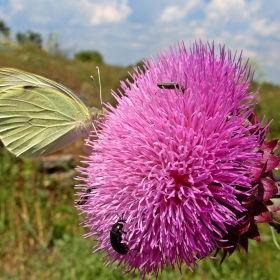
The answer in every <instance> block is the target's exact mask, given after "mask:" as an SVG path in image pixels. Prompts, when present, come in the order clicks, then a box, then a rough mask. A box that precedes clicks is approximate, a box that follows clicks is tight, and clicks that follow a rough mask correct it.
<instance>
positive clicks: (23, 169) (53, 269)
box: [0, 46, 280, 280]
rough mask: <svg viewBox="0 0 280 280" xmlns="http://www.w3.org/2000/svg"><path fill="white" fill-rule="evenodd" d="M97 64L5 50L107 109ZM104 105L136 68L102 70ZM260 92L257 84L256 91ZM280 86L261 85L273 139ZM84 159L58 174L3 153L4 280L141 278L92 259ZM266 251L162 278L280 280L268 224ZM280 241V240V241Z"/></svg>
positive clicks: (71, 150) (73, 150)
mask: <svg viewBox="0 0 280 280" xmlns="http://www.w3.org/2000/svg"><path fill="white" fill-rule="evenodd" d="M95 66H96V65H95V64H94V63H85V62H80V61H76V60H70V59H67V58H65V57H64V56H61V55H57V56H50V55H49V54H48V53H46V52H44V51H42V50H39V49H37V48H36V47H34V46H27V47H25V48H12V49H9V50H7V51H0V67H14V68H19V69H22V70H26V71H30V72H33V73H36V74H40V75H43V76H45V77H48V78H50V79H53V80H56V81H58V82H60V83H62V84H64V85H66V86H68V87H69V88H71V89H73V90H74V91H76V92H77V93H79V94H80V95H81V96H82V98H83V99H84V100H86V101H87V103H88V104H89V105H90V106H95V107H98V106H99V100H98V91H97V89H96V88H95V87H94V85H93V83H92V81H91V80H90V79H89V76H90V75H92V74H93V75H94V76H95V77H96V70H95ZM99 67H100V71H101V79H102V89H103V99H104V101H105V102H111V103H112V104H114V100H113V99H112V97H111V95H110V90H111V89H114V90H116V89H117V88H118V87H119V84H120V80H124V79H126V78H127V77H128V74H127V72H128V71H132V69H131V68H123V67H117V66H109V65H99ZM257 87H259V85H257V84H254V85H253V86H252V90H256V88H257ZM279 100H280V87H277V86H273V85H271V84H263V85H261V86H260V102H259V104H258V107H257V110H258V113H259V116H262V115H266V117H267V119H272V118H273V119H274V122H273V123H272V126H271V129H270V136H269V137H270V138H274V137H278V138H280V110H279V107H280V106H279V105H280V101H279ZM81 154H84V152H83V141H82V140H81V141H78V142H77V143H75V144H73V145H72V146H70V147H68V148H66V149H64V150H63V151H61V152H59V153H57V155H56V156H52V157H51V158H50V159H51V160H53V161H54V162H56V161H59V160H60V159H61V157H62V156H65V155H73V157H74V159H73V161H71V160H69V161H67V163H68V164H65V165H63V166H61V167H60V168H58V169H56V171H55V172H54V170H53V169H52V168H47V167H46V162H45V161H44V160H43V159H39V160H21V159H17V158H15V157H14V156H13V155H11V154H10V153H9V152H7V151H6V149H5V148H4V147H2V146H0V235H1V238H0V257H1V261H0V279H1V280H2V279H3V280H8V279H16V280H17V279H20V280H27V279H28V280H33V279H34V280H35V279H36V280H37V279H50V280H52V279H55V280H56V279H61V280H67V279H79V280H80V279H81V280H82V279H98V280H99V279H100V280H101V279H102V280H103V279H108V280H111V279H112V280H113V279H138V277H137V275H136V276H135V278H133V277H131V276H130V275H128V276H122V275H121V274H120V273H119V272H117V271H114V270H113V267H109V268H107V267H104V266H103V261H102V260H100V259H101V257H102V255H100V254H92V251H93V249H92V247H93V246H94V241H93V239H91V238H88V239H84V238H83V237H82V235H83V234H84V233H85V232H86V231H85V229H84V228H83V227H82V226H81V225H80V223H81V222H82V220H83V217H82V216H79V215H78V213H77V211H76V209H75V207H74V200H75V197H74V185H75V181H74V180H73V178H74V177H75V171H74V168H73V167H74V166H76V165H78V162H79V155H81ZM260 228H261V233H262V235H261V236H262V241H263V243H262V244H258V243H257V242H254V241H252V242H250V246H249V254H248V255H247V254H246V253H245V252H244V251H241V252H240V253H238V252H236V253H234V254H233V255H232V256H230V257H229V258H227V259H226V260H225V261H224V263H223V264H222V265H221V266H220V264H219V262H220V259H221V256H218V257H217V260H210V259H206V260H203V261H201V262H200V263H199V265H200V266H201V268H200V269H199V268H195V269H194V272H191V271H189V270H188V269H187V268H185V269H184V270H183V275H180V273H179V271H177V270H175V271H172V270H171V269H167V270H165V271H164V272H163V274H162V275H161V276H160V277H159V279H166V280H168V279H172V280H176V279H192V280H212V279H220V280H223V279H225V280H235V279H236V280H237V279H238V280H239V279H246V280H253V279H254V280H274V279H275V280H276V279H279V271H278V269H279V262H280V251H279V250H278V249H277V248H276V247H275V245H274V244H273V242H272V236H271V232H270V228H269V226H267V225H262V226H261V227H260ZM277 238H278V241H279V242H280V237H279V236H277Z"/></svg>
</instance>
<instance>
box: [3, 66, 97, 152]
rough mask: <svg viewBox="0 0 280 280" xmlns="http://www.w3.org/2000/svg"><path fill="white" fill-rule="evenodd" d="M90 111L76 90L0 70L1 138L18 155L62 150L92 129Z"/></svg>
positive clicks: (20, 72)
mask: <svg viewBox="0 0 280 280" xmlns="http://www.w3.org/2000/svg"><path fill="white" fill-rule="evenodd" d="M91 118H92V117H91V114H90V112H89V109H88V108H87V106H86V105H85V104H84V103H83V102H82V101H81V100H80V99H79V98H78V97H77V96H76V95H75V93H74V92H73V91H71V90H70V89H68V88H66V87H65V86H63V85H60V84H58V83H56V82H53V81H51V80H48V79H46V78H43V77H40V76H37V75H33V74H29V73H25V72H23V71H18V70H15V69H0V138H1V140H2V142H3V143H4V145H5V146H6V147H7V148H8V149H9V150H10V151H11V152H12V153H14V154H15V155H16V156H22V157H34V156H39V155H44V154H49V153H52V152H55V151H57V150H59V149H62V148H64V147H66V146H68V145H70V144H71V143H73V142H74V141H76V140H77V139H78V138H80V137H82V136H85V135H87V133H88V132H89V130H90V129H91Z"/></svg>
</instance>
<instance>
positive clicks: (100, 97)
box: [90, 66, 103, 110]
mask: <svg viewBox="0 0 280 280" xmlns="http://www.w3.org/2000/svg"><path fill="white" fill-rule="evenodd" d="M96 69H97V75H98V83H99V90H98V87H97V85H96V82H95V79H94V77H93V76H90V78H91V79H92V81H93V83H94V85H95V87H96V89H97V91H98V92H99V100H100V107H101V110H102V108H103V101H102V89H101V78H100V71H99V67H98V66H96Z"/></svg>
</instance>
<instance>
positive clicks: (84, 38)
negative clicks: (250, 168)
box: [0, 0, 280, 84]
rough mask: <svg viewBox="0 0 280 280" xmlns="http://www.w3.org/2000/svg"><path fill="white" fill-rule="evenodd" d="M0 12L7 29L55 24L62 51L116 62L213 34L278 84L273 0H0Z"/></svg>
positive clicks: (278, 35) (278, 12)
mask: <svg viewBox="0 0 280 280" xmlns="http://www.w3.org/2000/svg"><path fill="white" fill-rule="evenodd" d="M0 18H1V19H3V20H4V21H5V23H6V24H7V25H8V26H9V27H10V28H11V30H12V35H13V36H14V35H15V34H16V32H19V31H20V32H25V31H26V30H28V29H29V30H32V31H35V32H39V33H40V34H41V35H42V36H43V38H44V39H45V40H46V39H47V38H48V36H49V34H50V32H55V33H56V34H57V36H58V40H59V42H60V44H61V47H62V49H65V50H67V51H68V52H69V53H72V54H73V53H74V52H76V51H79V50H82V49H83V50H85V49H93V50H97V51H99V52H100V53H101V54H102V55H103V57H104V60H105V62H107V63H109V64H115V65H129V64H135V63H136V62H138V61H140V60H141V59H143V58H148V57H151V56H153V57H155V58H156V56H157V53H158V52H159V51H160V50H162V49H168V47H169V45H174V44H176V42H177V41H181V40H183V41H184V42H185V44H186V46H188V45H189V43H190V42H194V41H195V40H199V39H201V40H202V41H204V42H206V41H207V40H209V41H213V40H214V41H215V43H216V44H219V43H220V44H225V45H226V47H227V48H229V49H231V50H232V51H236V50H238V51H241V50H243V56H244V58H248V57H250V59H251V60H252V61H254V62H257V64H258V65H259V67H260V69H261V70H262V71H264V72H265V76H264V79H265V80H267V81H270V82H273V83H275V84H280V1H279V0H172V1H170V0H168V1H167V0H150V1H148V0H139V1H137V0H134V1H132V0H131V1H129V0H110V1H109V0H59V1H58V0H48V1H44V0H0ZM259 74H260V72H259V73H257V76H258V75H259Z"/></svg>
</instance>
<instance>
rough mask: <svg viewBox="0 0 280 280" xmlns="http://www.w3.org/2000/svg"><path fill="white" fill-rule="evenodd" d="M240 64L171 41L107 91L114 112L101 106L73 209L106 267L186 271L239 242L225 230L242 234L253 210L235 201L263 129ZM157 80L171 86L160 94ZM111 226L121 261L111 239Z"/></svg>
mask: <svg viewBox="0 0 280 280" xmlns="http://www.w3.org/2000/svg"><path fill="white" fill-rule="evenodd" d="M241 62H242V61H241V55H240V56H236V54H235V55H234V56H232V55H231V53H230V52H229V51H226V50H225V48H224V47H221V48H220V51H219V54H218V55H216V54H215V52H214V45H209V44H207V45H204V44H202V43H201V42H200V43H195V44H194V45H193V46H192V47H191V49H190V51H189V52H187V51H186V49H185V46H184V44H180V45H179V47H178V48H177V49H170V54H168V53H167V52H162V53H161V54H160V55H159V61H158V63H156V62H155V61H154V60H153V59H150V60H148V61H146V62H145V65H144V68H145V71H144V72H143V71H141V70H140V69H139V68H138V69H135V71H136V73H135V74H133V75H132V78H133V80H134V81H133V82H129V81H127V83H124V82H122V84H121V87H122V92H119V93H120V95H117V94H116V93H113V95H114V97H115V98H116V100H117V101H118V105H117V107H116V108H113V107H112V106H110V105H107V108H106V117H105V118H106V119H105V121H104V122H103V123H101V124H100V127H101V129H100V132H99V134H98V139H97V140H94V141H90V142H89V146H90V150H91V151H90V155H89V157H88V159H87V160H86V161H84V163H85V164H86V167H80V168H78V170H79V172H80V173H81V174H82V177H79V178H78V179H79V180H83V181H84V182H85V183H84V184H82V185H79V187H80V188H81V189H83V191H84V192H85V191H86V190H87V189H89V188H91V191H90V192H88V193H87V194H86V197H87V201H86V203H83V204H82V203H81V205H79V206H77V207H78V209H80V210H81V212H82V213H85V214H86V215H87V220H86V221H85V222H84V224H85V226H86V227H89V233H88V234H87V235H86V236H92V235H94V236H96V238H97V242H98V243H97V249H96V251H106V253H107V264H111V263H113V262H114V261H118V262H117V267H119V266H121V265H123V266H124V269H125V273H129V272H133V271H135V270H139V271H140V278H144V276H145V275H146V274H155V275H158V273H159V272H160V271H161V270H163V269H164V268H165V267H166V266H168V265H171V266H172V268H174V267H175V264H177V265H178V267H179V269H180V270H181V266H182V264H183V263H186V264H187V266H188V267H189V268H190V269H192V266H193V265H194V266H197V263H196V262H197V261H198V260H199V259H202V258H205V257H207V256H210V254H211V252H213V250H215V249H224V250H225V251H226V252H228V251H227V250H228V249H229V248H231V247H234V246H235V245H236V244H238V241H236V240H234V241H232V242H231V239H230V237H228V236H229V233H230V231H233V232H235V233H236V231H238V234H239V235H241V234H243V233H244V232H246V231H247V230H248V227H249V226H248V223H246V228H247V230H244V229H243V223H244V219H245V218H244V217H245V216H246V214H248V207H249V206H248V205H249V204H250V205H252V203H247V204H248V205H244V203H243V201H246V199H247V200H248V199H249V198H251V197H252V193H253V192H254V191H255V190H256V188H257V187H256V186H255V184H256V182H254V184H253V183H252V176H254V175H256V173H258V174H259V175H260V171H259V170H260V169H261V167H260V165H261V163H262V155H263V154H262V153H260V152H258V151H259V147H260V146H261V144H262V143H263V142H264V139H265V137H266V134H267V130H268V128H267V127H266V128H261V124H262V122H260V121H255V122H253V121H252V116H254V108H255V105H256V102H257V96H258V94H257V93H248V88H249V85H250V83H249V82H250V81H249V80H248V79H249V70H248V65H247V64H246V65H245V66H242V65H241ZM163 82H172V83H173V84H170V85H169V86H165V87H164V86H163V87H162V88H159V87H158V86H157V84H158V83H163ZM174 83H176V84H174ZM93 134H94V132H93ZM278 163H279V161H278ZM78 195H80V196H83V193H82V192H79V193H78ZM246 217H247V216H246ZM117 223H120V224H121V225H122V226H121V227H120V231H118V234H119V235H118V237H120V239H119V240H118V242H119V243H121V244H125V245H124V247H123V248H122V249H124V248H127V249H128V251H127V253H126V252H125V250H124V254H122V253H118V252H117V251H115V250H114V249H113V247H112V244H111V242H112V240H110V231H111V230H112V228H113V226H114V229H115V230H116V229H118V228H119V227H117V226H116V224H117ZM237 229H238V230H237ZM117 245H119V244H117ZM235 248H236V246H235V247H234V249H235ZM229 253H230V252H229Z"/></svg>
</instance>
